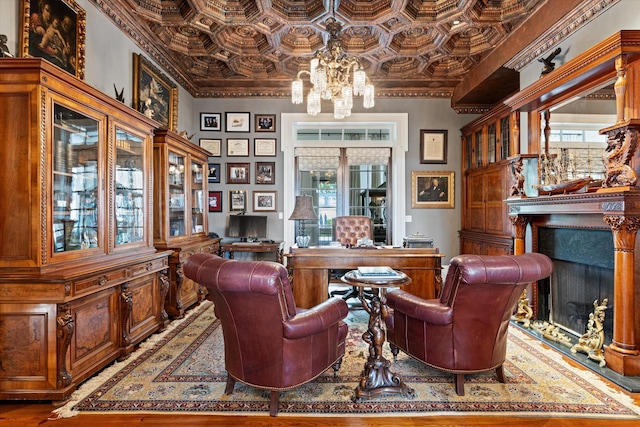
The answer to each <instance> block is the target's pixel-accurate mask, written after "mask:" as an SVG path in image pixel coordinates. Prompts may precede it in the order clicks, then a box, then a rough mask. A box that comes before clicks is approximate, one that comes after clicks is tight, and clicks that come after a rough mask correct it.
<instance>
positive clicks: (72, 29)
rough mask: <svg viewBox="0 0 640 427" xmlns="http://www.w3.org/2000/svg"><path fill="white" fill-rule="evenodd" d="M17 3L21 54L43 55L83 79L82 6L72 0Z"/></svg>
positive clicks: (32, 0) (83, 24)
mask: <svg viewBox="0 0 640 427" xmlns="http://www.w3.org/2000/svg"><path fill="white" fill-rule="evenodd" d="M41 4H42V8H43V9H44V10H40V7H41ZM20 6H21V11H22V21H21V22H22V25H23V26H22V32H21V33H20V46H21V51H22V57H25V58H26V57H33V58H43V59H45V60H47V61H48V62H50V63H52V64H54V65H56V66H58V67H60V68H61V69H63V70H65V71H67V72H68V73H70V74H72V75H74V76H76V77H77V78H79V79H81V80H84V61H85V56H84V55H85V52H84V49H85V39H86V27H87V14H86V12H85V11H84V9H83V8H81V7H80V6H78V4H77V3H76V2H75V1H74V0H48V1H47V2H41V1H40V0H21V2H20Z"/></svg>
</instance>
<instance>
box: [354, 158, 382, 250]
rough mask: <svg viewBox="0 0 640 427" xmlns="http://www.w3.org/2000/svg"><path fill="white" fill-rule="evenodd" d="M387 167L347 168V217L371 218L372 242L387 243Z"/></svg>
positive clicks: (356, 166) (363, 166)
mask: <svg viewBox="0 0 640 427" xmlns="http://www.w3.org/2000/svg"><path fill="white" fill-rule="evenodd" d="M386 177H387V166H386V165H351V166H350V167H349V215H364V216H368V217H370V218H371V222H372V223H373V228H374V230H373V231H374V236H373V240H374V242H377V243H386V242H387V178H386Z"/></svg>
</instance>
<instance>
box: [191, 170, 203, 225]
mask: <svg viewBox="0 0 640 427" xmlns="http://www.w3.org/2000/svg"><path fill="white" fill-rule="evenodd" d="M202 171H203V166H202V165H201V164H199V163H196V162H192V163H191V232H192V233H203V232H204V222H203V216H202V215H203V212H204V190H203V189H202Z"/></svg>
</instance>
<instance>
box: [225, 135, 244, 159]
mask: <svg viewBox="0 0 640 427" xmlns="http://www.w3.org/2000/svg"><path fill="white" fill-rule="evenodd" d="M248 155H249V138H227V156H229V157H246V156H248Z"/></svg>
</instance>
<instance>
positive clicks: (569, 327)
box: [538, 228, 614, 344]
mask: <svg viewBox="0 0 640 427" xmlns="http://www.w3.org/2000/svg"><path fill="white" fill-rule="evenodd" d="M538 252H540V253H543V254H545V255H547V256H549V258H551V259H552V260H553V274H552V275H551V277H550V278H549V279H547V280H545V281H543V282H541V283H539V284H538V318H539V319H541V320H547V321H548V322H550V323H553V324H554V325H556V326H559V327H560V328H562V329H564V330H565V331H567V332H569V333H571V334H572V335H575V336H581V335H582V334H584V333H585V332H586V330H587V322H588V321H589V314H590V313H592V312H593V310H594V306H593V304H594V301H598V303H599V304H601V303H602V301H603V300H604V299H605V298H607V299H608V304H607V310H606V312H605V322H604V332H605V344H609V343H610V342H611V339H612V336H613V310H614V307H613V289H614V283H613V281H614V268H613V267H614V265H613V256H614V255H613V235H612V233H611V231H609V230H591V229H572V228H539V229H538Z"/></svg>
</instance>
